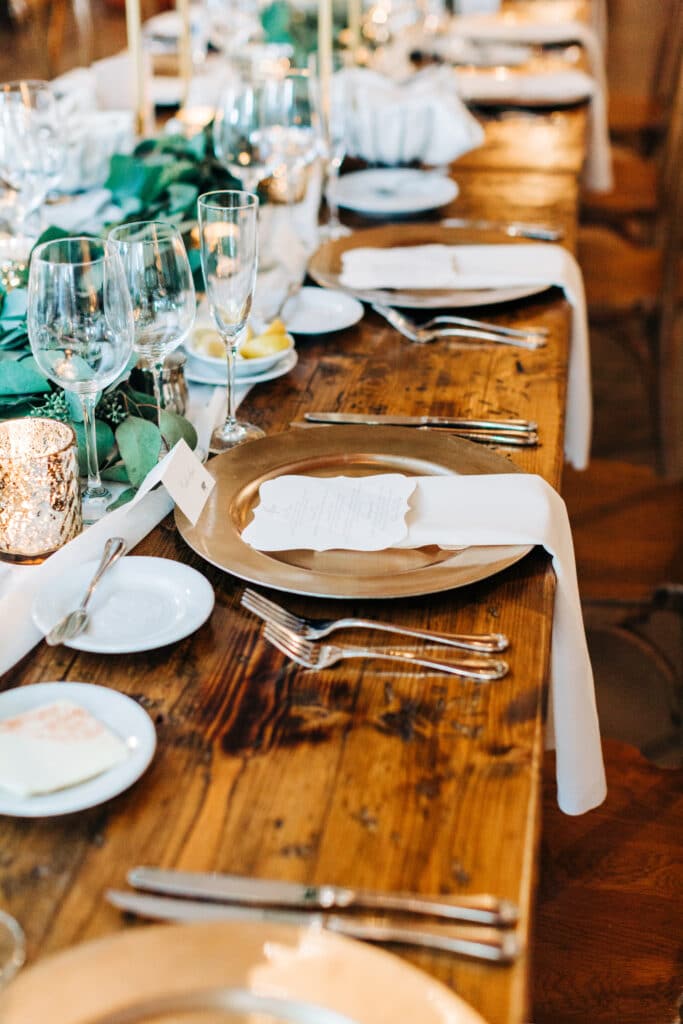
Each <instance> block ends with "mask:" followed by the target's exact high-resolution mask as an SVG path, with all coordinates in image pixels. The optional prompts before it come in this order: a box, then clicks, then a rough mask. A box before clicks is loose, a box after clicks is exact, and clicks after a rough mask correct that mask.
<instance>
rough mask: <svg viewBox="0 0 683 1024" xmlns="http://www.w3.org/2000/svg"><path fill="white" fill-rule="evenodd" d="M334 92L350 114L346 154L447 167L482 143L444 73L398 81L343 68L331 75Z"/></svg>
mask: <svg viewBox="0 0 683 1024" xmlns="http://www.w3.org/2000/svg"><path fill="white" fill-rule="evenodd" d="M335 88H337V89H339V90H344V100H345V105H346V109H347V110H348V111H349V113H348V121H347V147H348V152H349V154H350V155H351V156H357V157H361V158H362V159H364V160H367V161H368V162H369V163H381V164H390V165H397V164H408V163H412V162H413V161H414V160H418V161H420V163H423V164H429V165H439V164H447V163H450V162H451V161H452V160H455V159H456V158H457V157H459V156H462V154H463V153H467V152H469V151H470V150H471V149H476V147H477V146H481V144H482V143H483V141H484V131H483V129H482V127H481V125H480V124H479V123H478V121H477V120H476V119H475V118H474V117H473V116H472V115H471V114H470V113H469V111H468V110H467V108H466V107H465V105H464V104H463V102H462V100H461V99H460V98H459V96H458V90H457V84H456V82H455V81H454V79H453V76H452V74H451V73H450V71H449V70H448V69H446V68H427V69H426V70H424V71H419V72H418V73H417V74H413V75H411V76H410V77H409V78H407V79H406V80H405V81H403V82H398V81H395V80H392V79H391V78H389V77H387V76H385V75H382V74H379V73H378V72H377V71H371V70H369V69H368V68H346V69H344V70H343V71H338V72H337V73H336V74H335V75H334V78H333V83H332V89H333V90H334V89H335Z"/></svg>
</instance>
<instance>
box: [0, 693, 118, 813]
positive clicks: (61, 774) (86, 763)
mask: <svg viewBox="0 0 683 1024" xmlns="http://www.w3.org/2000/svg"><path fill="white" fill-rule="evenodd" d="M128 753H129V752H128V748H127V746H126V744H125V743H124V742H123V740H122V739H120V738H119V737H118V736H115V735H114V733H113V732H111V731H110V730H109V729H108V728H107V727H106V726H105V725H103V724H102V722H100V721H99V720H98V719H97V718H95V717H93V715H91V714H90V712H89V711H86V709H85V708H82V707H80V706H79V705H78V704H74V703H73V702H72V701H70V700H56V701H54V702H53V703H52V704H46V705H44V706H43V707H37V708H32V709H31V710H30V711H24V712H22V713H21V714H19V715H14V716H13V717H12V718H5V719H4V720H3V721H1V722H0V786H4V788H5V789H8V790H10V791H11V792H12V793H16V794H18V795H19V796H33V795H37V794H39V793H51V792H54V791H55V790H58V789H65V788H66V787H67V786H75V785H76V784H77V783H79V782H84V781H85V780H86V779H91V778H93V777H94V776H95V775H101V774H102V772H105V771H107V770H108V769H109V768H112V767H113V766H114V765H116V764H119V763H120V762H121V761H124V760H125V759H126V758H127V757H128Z"/></svg>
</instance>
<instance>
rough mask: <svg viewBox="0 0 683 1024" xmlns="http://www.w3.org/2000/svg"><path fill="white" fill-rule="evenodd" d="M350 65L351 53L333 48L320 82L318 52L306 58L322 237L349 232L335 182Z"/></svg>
mask: <svg viewBox="0 0 683 1024" xmlns="http://www.w3.org/2000/svg"><path fill="white" fill-rule="evenodd" d="M352 66H353V54H352V53H351V52H350V51H348V50H336V51H335V52H334V53H333V54H332V79H331V81H323V80H322V79H321V76H320V68H319V62H318V54H317V53H312V54H311V55H310V57H309V60H308V67H309V71H310V72H311V76H312V79H311V91H312V95H313V103H314V105H315V108H316V111H317V114H318V119H319V123H320V137H321V142H322V155H323V160H324V162H325V179H326V188H325V198H326V200H327V210H328V218H327V223H326V224H324V225H323V226H322V228H321V230H320V235H321V237H322V238H342V237H343V236H344V235H350V234H351V229H350V228H347V227H346V225H345V224H342V222H341V221H340V219H339V206H338V205H337V183H338V181H339V171H340V169H341V165H342V163H343V162H344V157H345V156H346V149H347V127H348V125H347V120H348V110H349V101H350V95H349V93H350V90H349V88H348V70H347V69H349V68H350V67H352Z"/></svg>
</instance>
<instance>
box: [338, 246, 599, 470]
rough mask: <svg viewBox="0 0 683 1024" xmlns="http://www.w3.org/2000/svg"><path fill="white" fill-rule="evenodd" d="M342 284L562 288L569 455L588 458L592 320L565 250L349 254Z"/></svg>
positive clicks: (583, 461)
mask: <svg viewBox="0 0 683 1024" xmlns="http://www.w3.org/2000/svg"><path fill="white" fill-rule="evenodd" d="M339 281H340V284H342V285H343V286H344V287H345V288H350V289H352V290H354V291H361V290H365V291H369V290H372V289H378V288H396V289H402V288H406V289H418V288H421V289H448V288H457V289H478V288H516V287H520V288H523V287H526V286H529V287H531V286H535V285H547V286H550V285H556V286H557V287H558V288H562V290H563V291H564V293H565V296H566V297H567V300H568V302H569V303H570V304H571V306H572V332H571V345H570V349H569V375H568V381H567V422H566V426H565V445H564V450H565V455H566V458H567V460H568V461H569V462H571V464H572V465H573V466H575V467H576V468H577V469H585V468H586V466H587V465H588V459H589V456H590V443H591V429H592V399H591V376H590V351H589V347H588V320H587V316H586V299H585V294H584V288H583V278H582V276H581V271H580V269H579V266H578V264H577V262H576V260H575V259H574V257H573V256H572V255H571V253H570V252H568V251H567V250H566V249H564V248H563V247H562V246H560V245H547V244H543V245H540V244H533V245H524V244H520V245H458V246H450V245H420V246H401V247H399V248H396V249H370V248H358V249H348V250H347V251H346V252H345V253H343V255H342V272H341V274H340V278H339Z"/></svg>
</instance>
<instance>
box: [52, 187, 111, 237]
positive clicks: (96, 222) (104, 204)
mask: <svg viewBox="0 0 683 1024" xmlns="http://www.w3.org/2000/svg"><path fill="white" fill-rule="evenodd" d="M120 217H121V208H120V207H119V206H116V204H115V203H113V202H112V196H111V192H110V191H109V189H106V188H95V189H92V191H90V192H83V193H81V194H79V195H76V196H73V197H72V198H70V199H65V200H64V201H63V202H58V203H48V204H47V205H46V206H45V207H44V208H43V223H44V224H47V225H48V226H54V227H58V228H62V230H64V231H71V232H77V231H87V232H88V234H92V233H94V232H95V231H98V230H99V229H100V228H102V227H103V226H104V225H105V224H106V223H108V222H109V221H111V220H116V219H118V218H120Z"/></svg>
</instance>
